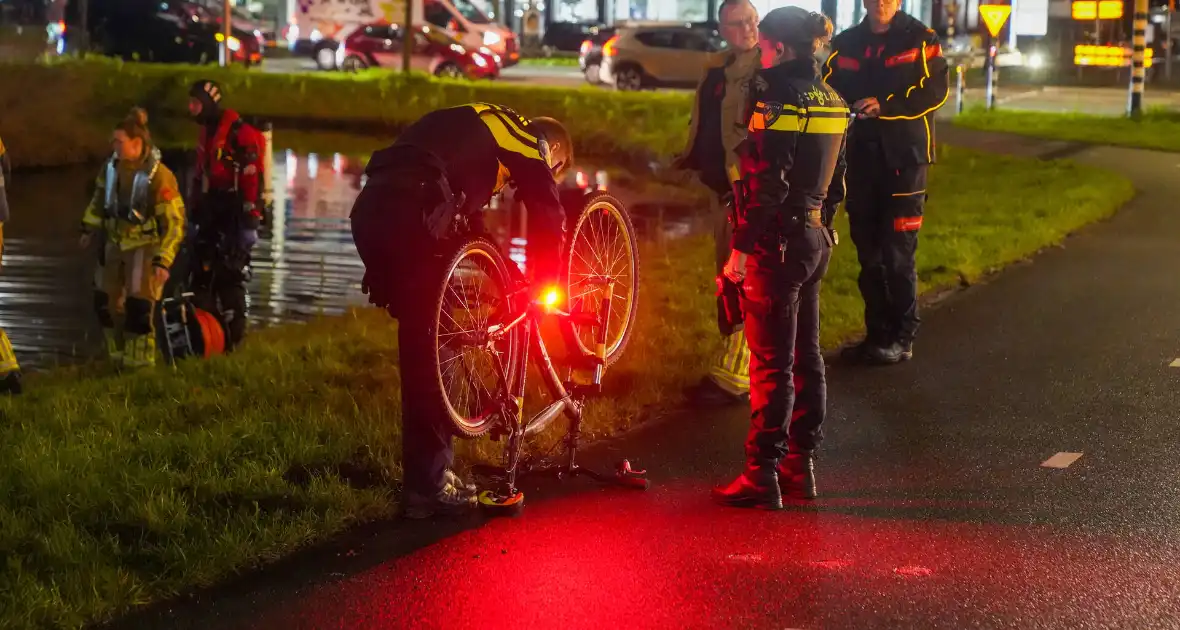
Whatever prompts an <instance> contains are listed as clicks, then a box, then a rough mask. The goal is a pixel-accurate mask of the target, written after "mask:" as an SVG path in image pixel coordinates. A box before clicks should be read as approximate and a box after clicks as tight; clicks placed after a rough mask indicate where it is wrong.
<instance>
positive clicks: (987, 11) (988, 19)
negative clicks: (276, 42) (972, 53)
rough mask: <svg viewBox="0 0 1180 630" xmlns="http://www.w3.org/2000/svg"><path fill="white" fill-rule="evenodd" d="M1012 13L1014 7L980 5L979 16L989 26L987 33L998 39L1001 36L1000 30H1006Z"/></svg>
mask: <svg viewBox="0 0 1180 630" xmlns="http://www.w3.org/2000/svg"><path fill="white" fill-rule="evenodd" d="M1010 13H1012V6H1011V5H1007V4H981V5H979V15H981V16H982V17H983V23H984V24H987V32H989V33H991V34H992V37H996V36H998V35H999V34H1000V29H1002V28H1004V22H1007V21H1008V15H1009V14H1010Z"/></svg>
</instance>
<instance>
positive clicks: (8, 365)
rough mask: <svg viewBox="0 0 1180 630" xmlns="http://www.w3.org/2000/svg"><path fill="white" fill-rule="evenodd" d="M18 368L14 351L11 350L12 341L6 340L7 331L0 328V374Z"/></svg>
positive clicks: (3, 374)
mask: <svg viewBox="0 0 1180 630" xmlns="http://www.w3.org/2000/svg"><path fill="white" fill-rule="evenodd" d="M19 369H20V364H19V363H17V361H16V353H15V352H13V350H12V342H11V341H9V340H8V333H6V332H4V329H3V328H0V376H6V375H7V374H8V373H9V372H15V371H16V370H19Z"/></svg>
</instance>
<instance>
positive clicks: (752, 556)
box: [726, 553, 762, 562]
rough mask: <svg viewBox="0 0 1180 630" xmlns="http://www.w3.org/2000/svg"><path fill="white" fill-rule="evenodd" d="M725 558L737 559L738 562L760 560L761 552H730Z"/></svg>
mask: <svg viewBox="0 0 1180 630" xmlns="http://www.w3.org/2000/svg"><path fill="white" fill-rule="evenodd" d="M726 560H737V561H738V562H762V554H760V553H731V554H729V556H728V557H726Z"/></svg>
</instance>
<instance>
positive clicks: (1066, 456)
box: [1041, 452, 1082, 468]
mask: <svg viewBox="0 0 1180 630" xmlns="http://www.w3.org/2000/svg"><path fill="white" fill-rule="evenodd" d="M1081 457H1082V454H1081V453H1065V452H1061V453H1058V454H1056V455H1054V456H1053V457H1050V458H1049V459H1046V460H1045V461H1043V462H1041V467H1043V468H1069V465H1070V464H1072V463H1074V462H1076V461H1078V460H1079V459H1081Z"/></svg>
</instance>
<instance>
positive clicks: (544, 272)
mask: <svg viewBox="0 0 1180 630" xmlns="http://www.w3.org/2000/svg"><path fill="white" fill-rule="evenodd" d="M535 131H536V129H533V128H530V126H529V124H528V122H527V121H526V120H525V119H524V118H522V117H521V116H520V115H519V114H517V113H516V112H514V111H513V110H511V109H508V108H506V107H501V106H498V105H491V104H487V103H475V104H471V105H464V106H460V107H452V108H447V109H442V110H438V111H435V112H433V113H430V114H427V115H426V116H424V117H422V118H421V119H420V120H419V121H418V122H416V123H414V124H413V125H411V126H410V127H409V128H408V129H406V130H405V131H403V132H402V133H401V134H400V135H399V136H398V138H397V141H396V142H395V143H394V144H393V145H392V146H390V147H388V148H385V149H382V150H380V151H377V152H376V153H374V154H373V157H372V159H371V160H370V161H369V164H368V167H367V169H366V174H367V175H368V180H367V182H366V184H365V187H364V189H363V190H361V193H360V195H359V196H358V197H357V200H356V202H355V204H354V205H353V209H352V214H351V220H352V234H353V240H354V241H355V243H356V248H357V252H358V253H359V254H360V257H361V260H363V261H364V263H365V278H364V282H363V289H364V290H365V292H366V293H368V294H369V301H370V302H372V303H373V304H376V305H378V306H380V307H382V308H385V309H386V310H387V311H388V312H389V313H390V315H392V316H394V317H396V318H398V319H399V326H398V350H399V362H400V364H401V374H402V379H403V383H402V388H401V392H402V435H403V438H402V445H403V462H404V466H405V480H404V482H405V486H406V489H407V492H408V493H413V494H414V495H416V496H418V497H424V499H423V500H424V501H425V502H427V503H431V504H432V505H436V506H439V507H443V508H446V507H447V506H451V507H458V508H462V507H468V506H469V505H470V502H469V500H468V499H467V498H466V495H464V494H463V493H457V492H447V491H446V488H447V487H449V486H448V484H447V482H446V477H445V471H446V470H447V469H448V468H449V467H450V464H451V461H452V460H453V454H454V451H453V448H452V427H451V426H450V423H449V422H448V421H447V418H446V415H445V414H446V412H445V411H444V410H443V408H442V404H443V400H442V394H441V392H440V391H439V383H438V378H437V376H436V375H435V374H433V373H428V372H427V370H424V369H423V368H422V367H421V366H423V365H426V364H427V360H426V359H427V357H429V356H430V353H433V352H435V348H434V346H433V335H431V334H430V333H429V331H430V330H431V327H432V326H433V325H434V319H435V317H436V312H435V308H436V305H435V304H434V300H433V299H432V298H431V297H428V296H431V295H432V294H433V292H434V291H437V290H438V287H439V286H441V283H442V282H443V278H442V272H443V270H442V265H443V261H441V260H440V257H441V255H442V253H443V252H441V251H440V250H439V244H440V242H441V239H446V238H448V237H450V236H454V235H455V234H456V233H457V231H458V230H459V229H461V225H462V220H463V219H466V221H467V226H468V227H467V229H468V230H475V231H478V230H479V229H480V228H479V225H480V222H479V216H480V214H481V213H482V211H483V208H484V207H485V206H486V205H487V203H488V201H490V199H491V197H492V196H493V195H494V194H495V193H497V192H499V191H500V189H501V188H502V187H503V186H504V185H505V184H506V183H507V182H509V181H510V180H511V181H512V182H513V183H514V184H515V186H516V198H517V199H520V200H521V201H523V202H524V203H525V205H526V206H527V207H528V210H529V215H528V220H529V225H528V230H529V260H530V262H532V263H533V264H536V265H537V266H538V269H537V271H536V275H537V277H538V278H539V279H540V280H541V281H542V282H547V281H548V279H549V278H555V277H556V275H557V274H556V271H555V270H556V269H557V268H558V256H559V252H560V251H561V247H562V240H563V238H564V230H565V227H564V223H565V213H564V211H563V209H562V206H561V203H560V200H559V195H558V188H557V183H556V181H555V179H554V175H553V173H552V171H551V168H552V167H553V166H554V165H553V164H552V160H551V159H550V156H549V149H548V146H549V141H548V140H547V139H546V138H545V137H544V136H543V135H538V134H536V133H535ZM567 149H568V148H567ZM451 485H453V484H451ZM419 507H421V506H419Z"/></svg>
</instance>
